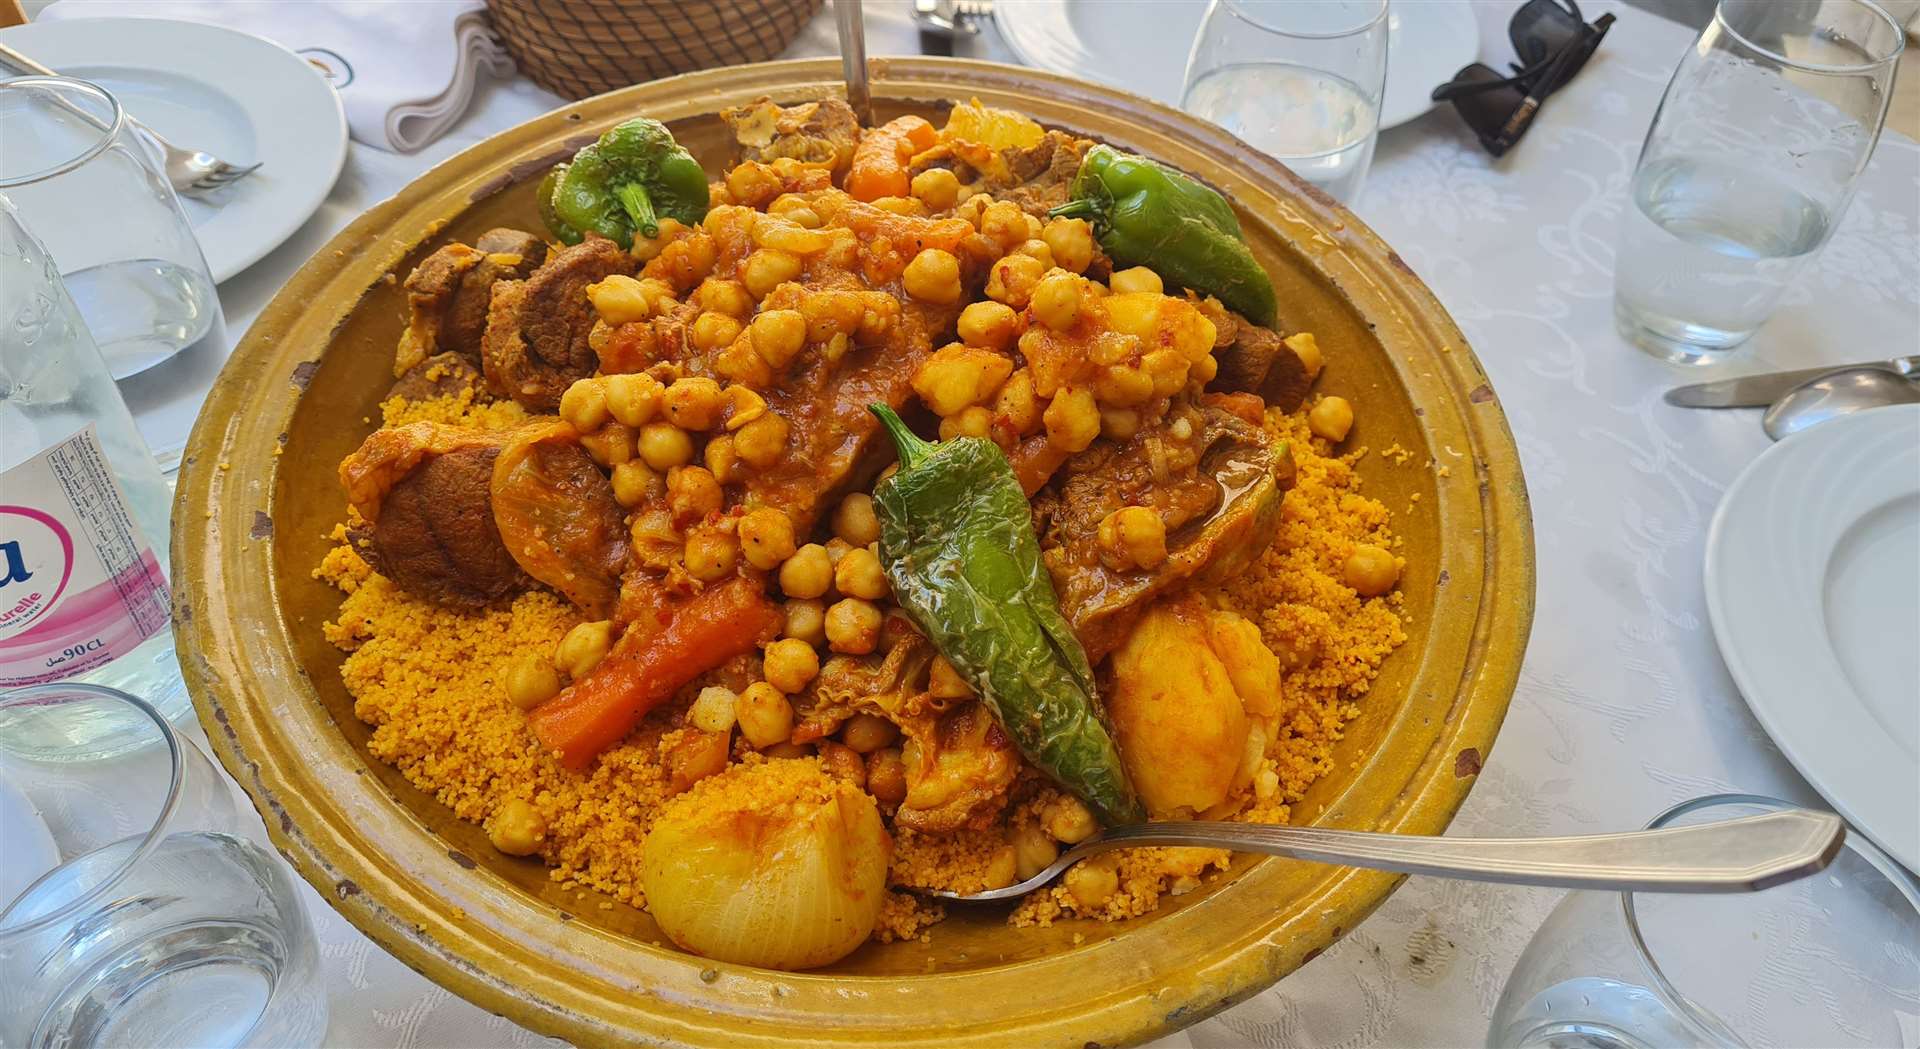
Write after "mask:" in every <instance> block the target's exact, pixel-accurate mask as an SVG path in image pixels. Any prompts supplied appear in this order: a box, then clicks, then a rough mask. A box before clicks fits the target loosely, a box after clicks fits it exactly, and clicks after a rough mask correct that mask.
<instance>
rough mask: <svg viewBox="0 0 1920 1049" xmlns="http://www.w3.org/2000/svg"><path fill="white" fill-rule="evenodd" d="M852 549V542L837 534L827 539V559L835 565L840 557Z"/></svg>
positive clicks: (836, 565)
mask: <svg viewBox="0 0 1920 1049" xmlns="http://www.w3.org/2000/svg"><path fill="white" fill-rule="evenodd" d="M852 550H853V544H852V543H849V542H847V541H846V540H845V539H842V538H840V537H839V536H837V535H836V536H834V537H833V538H832V539H829V540H827V560H829V561H832V562H833V563H834V566H835V567H838V566H839V564H840V559H841V558H843V557H845V556H847V554H848V553H850V552H852Z"/></svg>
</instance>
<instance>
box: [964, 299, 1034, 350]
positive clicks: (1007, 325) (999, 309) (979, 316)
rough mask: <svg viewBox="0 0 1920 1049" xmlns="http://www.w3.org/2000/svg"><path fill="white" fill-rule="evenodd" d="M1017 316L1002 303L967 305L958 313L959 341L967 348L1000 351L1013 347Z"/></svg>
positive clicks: (987, 302)
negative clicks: (973, 347) (974, 347)
mask: <svg viewBox="0 0 1920 1049" xmlns="http://www.w3.org/2000/svg"><path fill="white" fill-rule="evenodd" d="M1018 316H1019V315H1018V314H1016V313H1014V312H1013V308H1012V307H1010V306H1008V305H1007V304H1005V303H1002V302H991V301H982V302H975V303H969V304H968V305H967V308H966V309H964V310H961V311H960V320H959V322H958V324H957V329H958V332H959V335H960V341H961V342H963V343H965V344H966V345H968V346H976V347H979V348H981V349H987V350H1002V351H1004V350H1005V349H1006V348H1007V347H1009V346H1011V345H1013V337H1014V335H1015V333H1016V327H1017V318H1018Z"/></svg>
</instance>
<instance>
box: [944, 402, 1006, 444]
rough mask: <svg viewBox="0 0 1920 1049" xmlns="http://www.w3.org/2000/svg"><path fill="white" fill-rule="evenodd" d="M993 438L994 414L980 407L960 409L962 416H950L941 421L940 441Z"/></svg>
mask: <svg viewBox="0 0 1920 1049" xmlns="http://www.w3.org/2000/svg"><path fill="white" fill-rule="evenodd" d="M992 436H993V413H992V412H991V411H988V410H987V409H985V408H982V407H981V406H980V405H977V404H976V405H974V406H973V407H971V408H962V409H960V414H958V415H949V416H947V417H946V418H944V419H942V420H940V439H941V440H943V441H951V440H953V439H954V438H955V437H986V438H989V439H991V438H992Z"/></svg>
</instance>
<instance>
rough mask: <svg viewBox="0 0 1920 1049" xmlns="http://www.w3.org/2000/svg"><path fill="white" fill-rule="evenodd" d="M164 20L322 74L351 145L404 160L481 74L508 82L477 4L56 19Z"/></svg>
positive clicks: (230, 9) (347, 2) (109, 12)
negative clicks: (290, 58) (202, 26)
mask: <svg viewBox="0 0 1920 1049" xmlns="http://www.w3.org/2000/svg"><path fill="white" fill-rule="evenodd" d="M89 17H116V18H172V19H178V20H180V21H185V22H203V23H206V24H208V25H218V26H225V27H227V28H229V29H237V30H240V31H241V32H243V33H252V34H254V35H255V36H262V37H265V38H267V39H268V40H272V41H274V42H276V43H278V44H280V45H281V46H283V47H285V48H287V49H288V50H290V51H293V52H295V53H297V54H299V55H300V56H301V57H303V58H305V59H307V60H308V61H310V62H312V63H314V64H315V65H317V66H319V67H321V68H322V69H324V70H325V71H326V73H327V76H328V78H329V79H331V80H332V81H333V86H334V88H335V89H336V90H338V91H339V92H340V102H341V105H342V106H343V107H345V109H346V112H347V126H348V128H349V129H350V130H351V133H352V135H353V138H354V141H356V142H361V143H364V144H366V145H369V146H373V147H374V148H376V149H385V150H393V151H396V152H400V153H411V152H413V151H414V150H417V149H420V148H421V147H423V146H425V145H426V144H427V143H429V142H432V141H433V140H434V139H436V138H439V137H440V135H441V134H443V133H444V132H445V131H446V130H447V128H449V127H451V126H452V125H453V123H454V122H455V121H456V120H459V119H460V116H461V114H463V113H464V112H466V108H467V103H468V102H469V101H471V100H472V98H473V91H474V86H475V84H476V83H477V82H478V81H479V78H480V74H481V73H482V72H489V73H492V74H493V75H494V76H502V77H504V76H512V75H513V71H514V66H513V59H512V58H511V57H509V56H508V55H507V52H506V49H505V48H503V47H501V46H500V42H499V41H498V40H497V39H495V38H494V35H493V30H492V28H491V27H490V26H488V24H487V18H486V4H485V3H484V2H483V0H405V2H400V0H384V2H383V0H297V2H289V0H59V2H58V3H54V4H51V5H49V6H48V7H47V8H46V10H44V11H42V12H41V13H40V18H42V19H55V18H89Z"/></svg>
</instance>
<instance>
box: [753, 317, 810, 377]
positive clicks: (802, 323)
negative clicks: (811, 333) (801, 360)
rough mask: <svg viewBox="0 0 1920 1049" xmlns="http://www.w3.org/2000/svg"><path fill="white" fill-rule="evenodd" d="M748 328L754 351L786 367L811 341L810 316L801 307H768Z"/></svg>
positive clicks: (770, 363)
mask: <svg viewBox="0 0 1920 1049" xmlns="http://www.w3.org/2000/svg"><path fill="white" fill-rule="evenodd" d="M748 331H749V333H750V334H751V335H752V336H753V351H754V352H755V353H757V354H759V355H760V359H761V360H763V361H766V362H767V363H768V364H769V365H771V366H773V367H774V368H785V367H786V366H787V364H788V363H789V362H790V361H792V360H793V359H794V357H796V356H798V355H799V353H800V351H801V350H802V349H803V348H805V346H806V344H807V319H806V317H804V316H802V315H801V313H800V311H799V310H767V311H765V312H763V313H761V314H760V315H759V316H757V317H755V318H754V319H753V324H752V325H751V326H750V327H749V329H748Z"/></svg>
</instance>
